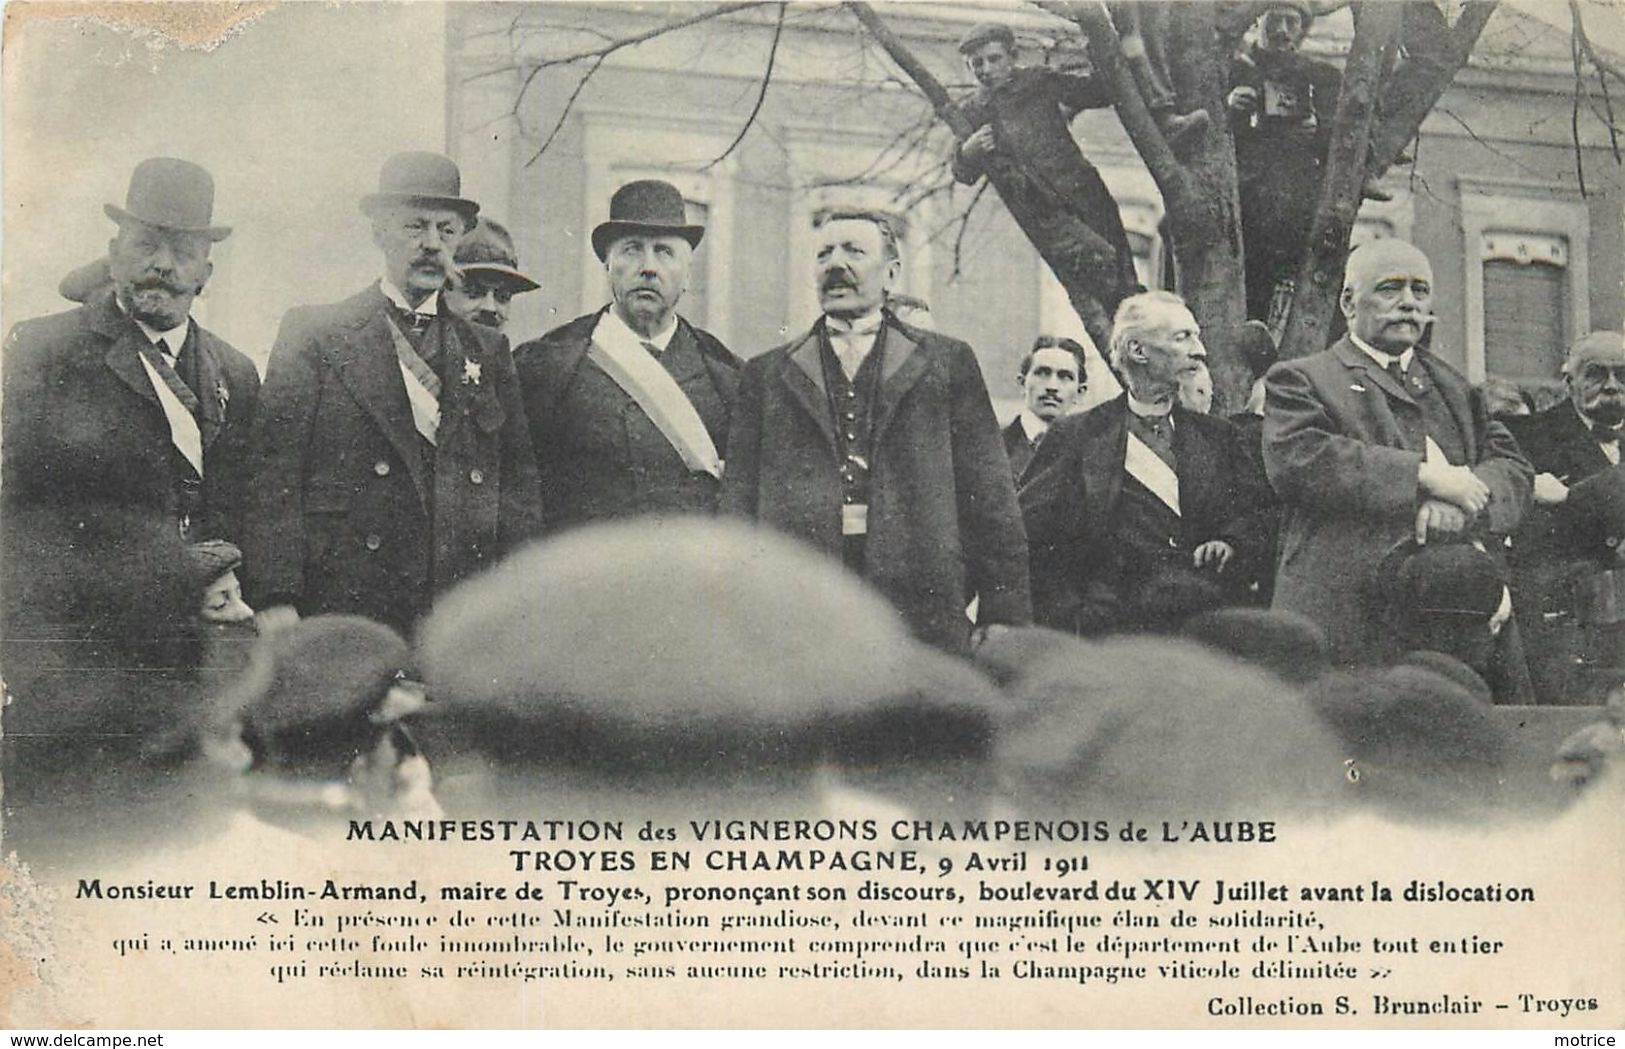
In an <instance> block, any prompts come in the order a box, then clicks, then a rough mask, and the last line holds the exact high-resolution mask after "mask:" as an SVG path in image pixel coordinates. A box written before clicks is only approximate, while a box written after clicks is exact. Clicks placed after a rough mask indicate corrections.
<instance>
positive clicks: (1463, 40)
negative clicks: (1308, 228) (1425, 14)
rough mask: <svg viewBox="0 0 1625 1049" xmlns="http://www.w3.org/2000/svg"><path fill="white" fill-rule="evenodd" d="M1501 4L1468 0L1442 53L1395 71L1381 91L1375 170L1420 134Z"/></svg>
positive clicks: (1391, 160)
mask: <svg viewBox="0 0 1625 1049" xmlns="http://www.w3.org/2000/svg"><path fill="white" fill-rule="evenodd" d="M1367 6H1368V8H1369V7H1381V6H1383V5H1381V4H1371V5H1367ZM1497 6H1498V4H1497V0H1467V4H1466V6H1465V7H1463V8H1462V12H1461V17H1460V18H1458V19H1456V24H1455V25H1454V26H1452V27H1451V29H1450V34H1449V40H1448V46H1447V47H1445V48H1444V49H1443V51H1442V53H1440V54H1433V55H1429V56H1428V57H1426V58H1413V59H1411V60H1410V61H1408V62H1406V63H1405V64H1404V65H1402V66H1400V67H1399V69H1398V70H1397V71H1395V73H1394V76H1393V78H1392V80H1391V81H1390V83H1389V85H1388V88H1387V90H1385V91H1384V92H1383V98H1382V113H1383V116H1382V120H1381V122H1380V123H1379V124H1378V125H1377V128H1376V133H1375V135H1374V137H1373V139H1372V142H1371V160H1370V167H1369V170H1370V173H1371V174H1373V175H1381V174H1382V173H1383V172H1384V171H1387V170H1388V169H1389V168H1390V167H1391V166H1393V163H1394V161H1395V160H1396V159H1397V158H1398V157H1399V155H1400V153H1402V152H1404V150H1405V147H1406V146H1407V145H1408V144H1409V143H1410V141H1411V140H1412V139H1414V138H1415V137H1416V134H1417V132H1418V131H1420V130H1421V127H1422V121H1423V120H1425V119H1426V118H1427V115H1428V113H1430V112H1431V111H1432V110H1433V107H1434V106H1436V105H1438V104H1439V99H1441V98H1443V97H1444V93H1445V89H1447V88H1448V87H1449V86H1450V82H1451V81H1452V80H1454V79H1455V78H1456V74H1457V73H1458V72H1460V71H1461V68H1462V67H1463V66H1465V65H1466V64H1467V61H1468V59H1469V58H1470V57H1471V56H1472V53H1473V48H1474V47H1475V46H1477V44H1478V38H1479V36H1480V35H1481V34H1482V33H1483V32H1484V27H1485V26H1486V25H1488V24H1489V20H1490V16H1491V15H1493V14H1494V13H1495V9H1496V7H1497ZM1356 36H1358V33H1356Z"/></svg>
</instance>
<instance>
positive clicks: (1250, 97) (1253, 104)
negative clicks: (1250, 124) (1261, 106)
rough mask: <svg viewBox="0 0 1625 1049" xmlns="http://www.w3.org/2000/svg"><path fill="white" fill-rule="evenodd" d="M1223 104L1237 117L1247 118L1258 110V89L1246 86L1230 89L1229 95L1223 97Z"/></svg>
mask: <svg viewBox="0 0 1625 1049" xmlns="http://www.w3.org/2000/svg"><path fill="white" fill-rule="evenodd" d="M1224 104H1225V106H1226V107H1228V108H1229V110H1230V112H1232V113H1234V114H1236V115H1237V116H1243V117H1244V116H1247V115H1249V114H1250V113H1252V111H1253V110H1255V109H1257V108H1258V89H1257V88H1256V87H1246V86H1243V87H1238V88H1232V89H1231V91H1230V94H1229V95H1227V96H1225V100H1224Z"/></svg>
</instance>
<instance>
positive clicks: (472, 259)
mask: <svg viewBox="0 0 1625 1049" xmlns="http://www.w3.org/2000/svg"><path fill="white" fill-rule="evenodd" d="M452 260H453V261H454V262H455V263H456V264H457V269H456V272H455V273H453V274H452V278H451V280H449V281H447V282H446V292H445V300H446V306H447V308H448V309H450V310H451V312H453V313H455V314H456V315H457V316H459V317H461V318H463V319H464V320H466V321H469V322H470V323H473V324H479V325H483V326H484V327H487V328H490V329H491V330H492V331H495V332H506V331H507V328H508V309H509V307H511V306H512V305H513V297H514V296H515V295H520V294H523V293H524V292H527V291H535V290H536V289H537V288H539V287H541V285H540V284H537V283H536V282H535V281H534V280H532V279H531V278H529V277H527V276H525V275H524V274H523V273H522V272H520V270H519V254H518V252H516V251H515V250H514V246H513V235H512V234H510V233H509V232H508V227H506V226H504V225H502V223H500V222H497V221H496V220H494V219H491V218H488V217H487V216H484V215H481V216H480V217H479V219H478V220H477V221H476V222H475V224H474V228H473V229H472V230H470V231H469V233H468V235H467V236H465V237H464V238H463V239H462V240H461V241H459V242H458V243H457V254H456V255H454V256H453V257H452Z"/></svg>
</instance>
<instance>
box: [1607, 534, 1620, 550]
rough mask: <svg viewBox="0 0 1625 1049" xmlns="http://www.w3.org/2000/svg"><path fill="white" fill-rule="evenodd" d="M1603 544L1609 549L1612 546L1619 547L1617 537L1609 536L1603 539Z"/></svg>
mask: <svg viewBox="0 0 1625 1049" xmlns="http://www.w3.org/2000/svg"><path fill="white" fill-rule="evenodd" d="M1603 542H1604V543H1606V544H1607V545H1608V546H1611V547H1612V546H1618V545H1619V536H1617V535H1611V536H1609V537H1608V538H1607V539H1604V540H1603Z"/></svg>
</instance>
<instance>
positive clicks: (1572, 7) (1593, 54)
mask: <svg viewBox="0 0 1625 1049" xmlns="http://www.w3.org/2000/svg"><path fill="white" fill-rule="evenodd" d="M1569 22H1570V23H1571V24H1572V25H1573V28H1574V41H1575V46H1576V47H1578V49H1579V50H1580V51H1581V52H1582V53H1583V54H1584V55H1585V57H1586V60H1587V61H1588V62H1590V63H1591V65H1592V67H1593V68H1595V69H1596V70H1597V72H1598V73H1600V74H1601V75H1602V78H1603V83H1604V84H1606V83H1607V82H1608V77H1613V78H1614V79H1615V80H1618V81H1620V82H1622V83H1625V72H1622V71H1621V70H1620V67H1619V66H1617V65H1615V64H1614V63H1612V62H1610V61H1608V59H1606V58H1604V57H1603V56H1602V55H1601V54H1599V53H1598V52H1597V49H1596V47H1594V46H1593V45H1592V43H1591V37H1590V36H1588V35H1586V23H1585V17H1584V16H1583V15H1582V14H1581V13H1580V2H1579V0H1569Z"/></svg>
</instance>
